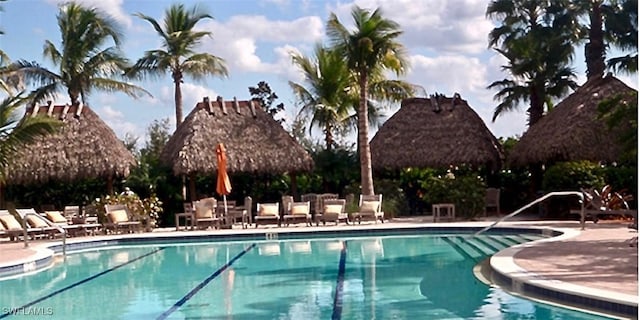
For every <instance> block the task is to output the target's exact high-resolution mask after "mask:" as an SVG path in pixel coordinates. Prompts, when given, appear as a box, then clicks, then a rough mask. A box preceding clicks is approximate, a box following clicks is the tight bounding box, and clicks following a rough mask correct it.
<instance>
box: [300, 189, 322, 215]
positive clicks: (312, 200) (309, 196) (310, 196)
mask: <svg viewBox="0 0 640 320" xmlns="http://www.w3.org/2000/svg"><path fill="white" fill-rule="evenodd" d="M317 199H318V195H317V194H315V193H305V194H303V195H302V196H300V201H302V202H304V201H309V205H310V206H311V214H312V215H314V214H315V213H316V201H317Z"/></svg>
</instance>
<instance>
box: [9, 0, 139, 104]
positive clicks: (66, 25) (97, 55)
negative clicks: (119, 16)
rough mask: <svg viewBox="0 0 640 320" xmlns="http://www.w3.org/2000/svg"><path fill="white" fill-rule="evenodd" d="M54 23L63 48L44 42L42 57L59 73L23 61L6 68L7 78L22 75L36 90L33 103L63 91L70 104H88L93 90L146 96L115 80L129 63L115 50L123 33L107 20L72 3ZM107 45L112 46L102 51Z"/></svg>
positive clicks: (62, 10)
mask: <svg viewBox="0 0 640 320" xmlns="http://www.w3.org/2000/svg"><path fill="white" fill-rule="evenodd" d="M57 20H58V27H59V28H60V33H61V35H62V47H61V48H56V46H55V45H54V44H53V43H52V42H51V41H45V45H44V52H43V54H44V56H45V58H48V59H49V60H51V62H52V63H53V64H54V65H55V66H56V67H57V68H58V73H56V72H55V71H52V70H48V69H46V68H45V67H43V66H41V65H40V64H38V63H37V62H29V61H25V60H18V61H16V62H14V63H13V64H12V65H11V66H10V67H9V69H10V70H9V71H10V74H19V75H22V76H24V77H25V80H26V81H27V82H28V83H33V84H35V85H36V86H39V87H38V88H37V89H35V90H34V91H33V92H32V94H31V95H30V96H31V97H32V98H33V102H32V103H34V104H35V103H38V102H41V101H44V100H45V99H52V98H54V97H55V94H56V93H57V92H60V91H62V90H63V88H66V89H67V94H68V95H69V99H70V102H71V103H72V104H78V103H79V102H80V101H82V102H83V103H87V101H88V97H89V95H90V93H91V92H92V91H93V90H94V89H97V90H102V91H108V92H114V91H120V92H124V93H125V94H127V95H129V96H132V97H136V98H137V97H139V96H140V95H142V94H148V92H147V91H145V90H144V89H142V88H140V87H138V86H135V85H132V84H130V83H127V82H124V81H119V80H115V77H116V76H118V75H121V74H122V72H123V71H124V70H125V69H126V68H127V67H128V61H127V59H126V58H124V56H123V54H122V53H121V52H120V50H119V49H118V45H119V44H120V41H121V38H122V33H121V32H120V30H119V28H118V25H117V24H116V23H115V21H114V20H113V19H112V18H111V17H110V16H108V15H106V14H105V13H102V12H101V11H98V10H97V9H95V8H85V7H82V6H80V5H78V4H75V3H73V2H71V3H68V4H65V5H64V6H61V7H60V11H59V13H58V15H57ZM109 41H113V43H114V46H111V47H107V48H104V49H103V46H104V45H105V44H107V43H108V42H109Z"/></svg>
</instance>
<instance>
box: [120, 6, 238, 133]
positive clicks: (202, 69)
mask: <svg viewBox="0 0 640 320" xmlns="http://www.w3.org/2000/svg"><path fill="white" fill-rule="evenodd" d="M136 16H138V17H139V18H141V19H144V20H146V21H148V22H149V23H150V24H151V25H152V26H153V28H154V29H155V30H156V32H157V33H158V35H159V36H160V37H161V38H162V49H155V50H149V51H147V52H145V54H144V56H143V57H142V58H140V59H139V60H138V61H137V62H136V64H135V65H134V66H133V67H132V68H131V69H130V70H129V72H128V74H129V75H131V76H155V77H160V76H162V75H164V74H165V73H166V72H171V78H172V79H173V83H174V87H175V91H174V99H175V106H176V126H179V125H180V123H182V119H183V116H182V114H183V112H182V89H181V84H182V82H183V80H184V76H185V75H189V76H190V77H191V78H193V79H194V80H199V79H202V78H204V77H205V76H227V67H226V66H225V62H224V60H223V59H222V58H220V57H217V56H214V55H212V54H208V53H196V52H194V50H195V49H196V47H197V45H198V44H200V41H201V40H202V38H203V37H205V36H211V32H208V31H196V30H194V28H195V26H196V24H197V23H198V22H200V21H202V20H203V19H213V17H212V16H211V15H210V14H208V13H207V12H205V11H203V10H201V8H199V7H198V6H197V5H196V6H193V7H192V8H191V9H187V8H185V6H184V5H183V4H174V5H172V6H171V7H169V8H168V9H167V10H166V11H165V14H164V20H163V24H162V25H160V23H158V21H156V20H155V19H153V18H152V17H149V16H147V15H144V14H142V13H137V14H136Z"/></svg>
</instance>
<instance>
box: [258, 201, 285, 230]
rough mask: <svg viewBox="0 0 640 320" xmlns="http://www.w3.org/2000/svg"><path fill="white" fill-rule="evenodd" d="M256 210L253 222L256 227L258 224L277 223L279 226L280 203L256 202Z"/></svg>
mask: <svg viewBox="0 0 640 320" xmlns="http://www.w3.org/2000/svg"><path fill="white" fill-rule="evenodd" d="M256 210H257V211H258V213H257V215H256V217H255V219H254V223H255V224H256V228H257V227H258V225H259V224H277V225H278V227H279V226H280V222H281V220H280V211H279V210H280V204H279V203H277V202H274V203H258V204H257V206H256Z"/></svg>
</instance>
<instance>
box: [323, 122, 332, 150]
mask: <svg viewBox="0 0 640 320" xmlns="http://www.w3.org/2000/svg"><path fill="white" fill-rule="evenodd" d="M332 131H333V130H332V127H331V125H330V124H327V125H326V126H325V128H324V143H325V146H326V148H327V151H331V147H332V146H333V133H332Z"/></svg>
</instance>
